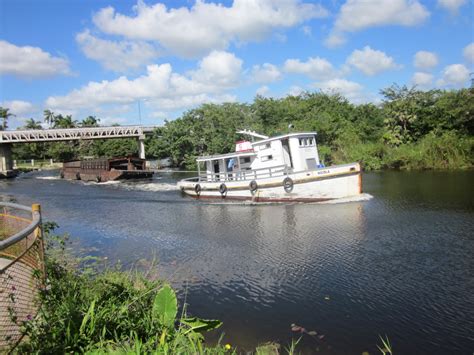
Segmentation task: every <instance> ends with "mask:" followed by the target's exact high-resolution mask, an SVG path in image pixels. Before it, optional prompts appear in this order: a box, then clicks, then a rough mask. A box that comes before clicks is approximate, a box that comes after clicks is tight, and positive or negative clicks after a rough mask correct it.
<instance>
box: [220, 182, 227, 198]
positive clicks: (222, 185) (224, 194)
mask: <svg viewBox="0 0 474 355" xmlns="http://www.w3.org/2000/svg"><path fill="white" fill-rule="evenodd" d="M219 192H220V193H221V196H222V197H226V196H227V186H225V184H221V186H219Z"/></svg>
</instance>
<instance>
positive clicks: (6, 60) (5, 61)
mask: <svg viewBox="0 0 474 355" xmlns="http://www.w3.org/2000/svg"><path fill="white" fill-rule="evenodd" d="M70 73H71V72H70V69H69V62H68V61H67V60H66V59H64V58H59V57H53V56H51V54H50V53H48V52H45V51H43V50H42V49H41V48H38V47H31V46H24V47H18V46H16V45H14V44H12V43H9V42H7V41H0V74H11V75H15V76H19V77H23V78H41V77H50V76H54V75H61V74H62V75H65V74H70Z"/></svg>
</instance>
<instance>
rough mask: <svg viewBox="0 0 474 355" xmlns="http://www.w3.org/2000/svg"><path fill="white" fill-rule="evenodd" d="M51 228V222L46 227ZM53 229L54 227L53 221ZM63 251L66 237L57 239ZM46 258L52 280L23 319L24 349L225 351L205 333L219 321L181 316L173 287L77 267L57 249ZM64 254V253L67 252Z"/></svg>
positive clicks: (115, 272)
mask: <svg viewBox="0 0 474 355" xmlns="http://www.w3.org/2000/svg"><path fill="white" fill-rule="evenodd" d="M50 227H51V226H49V225H46V229H48V228H50ZM52 227H54V225H52ZM55 243H56V244H57V245H59V250H60V251H62V252H59V254H64V253H65V248H64V246H65V243H64V240H61V239H59V244H58V239H56V240H55ZM53 249H54V251H55V253H54V254H53V255H55V256H51V253H49V257H48V258H47V263H46V266H47V275H48V279H47V283H46V288H45V290H44V291H42V293H41V299H40V301H41V308H40V310H39V313H38V316H37V317H36V318H35V319H32V320H27V321H25V322H23V326H24V334H25V335H26V337H25V339H26V340H25V341H24V342H23V343H22V344H21V345H20V346H19V347H18V348H17V349H16V351H18V352H20V353H32V352H34V353H41V354H50V353H72V352H80V353H83V352H93V353H110V352H119V353H122V352H123V353H130V352H134V353H150V352H158V353H164V354H167V353H169V354H171V353H172V354H175V353H208V352H210V351H211V350H212V353H224V352H226V348H225V347H224V346H222V345H220V344H217V345H215V346H213V347H211V348H207V347H205V346H204V337H203V335H202V333H203V332H206V331H208V330H211V329H215V328H218V327H219V326H220V325H221V322H220V321H218V320H206V319H199V318H197V317H188V316H187V314H186V308H185V307H184V308H183V310H182V312H181V314H178V303H177V298H176V294H175V292H174V291H173V289H172V288H171V287H170V286H169V285H167V284H165V283H163V282H162V281H159V280H151V279H149V278H146V277H145V276H144V275H143V274H142V273H140V272H137V271H135V272H133V271H129V272H123V271H119V270H118V269H116V270H106V271H104V272H100V273H98V272H95V271H93V270H95V268H94V269H91V268H90V267H86V268H75V267H73V265H75V264H74V263H71V262H70V258H69V257H67V256H64V255H63V256H62V257H59V256H58V255H57V254H58V248H53ZM63 252H64V253H63Z"/></svg>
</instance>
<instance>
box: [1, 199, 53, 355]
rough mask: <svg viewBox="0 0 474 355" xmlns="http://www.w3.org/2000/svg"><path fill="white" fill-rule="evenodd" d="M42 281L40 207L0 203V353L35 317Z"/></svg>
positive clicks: (8, 346) (42, 259) (5, 351)
mask: <svg viewBox="0 0 474 355" xmlns="http://www.w3.org/2000/svg"><path fill="white" fill-rule="evenodd" d="M44 281H45V266H44V245H43V236H42V229H41V210H40V206H39V205H37V204H34V205H32V207H31V208H30V207H26V206H22V205H18V204H14V203H6V202H0V353H7V352H8V351H10V350H12V349H13V348H14V347H15V346H16V345H17V344H18V342H19V341H20V340H21V339H22V326H23V325H24V324H25V322H28V321H30V320H31V319H33V318H34V317H35V316H36V313H37V310H38V307H39V297H38V296H39V293H40V290H41V289H42V288H43V287H44Z"/></svg>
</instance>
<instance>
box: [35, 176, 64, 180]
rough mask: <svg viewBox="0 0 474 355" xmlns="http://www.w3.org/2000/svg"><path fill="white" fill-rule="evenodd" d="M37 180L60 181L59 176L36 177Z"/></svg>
mask: <svg viewBox="0 0 474 355" xmlns="http://www.w3.org/2000/svg"><path fill="white" fill-rule="evenodd" d="M35 179H39V180H60V179H61V178H60V177H59V176H35Z"/></svg>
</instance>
